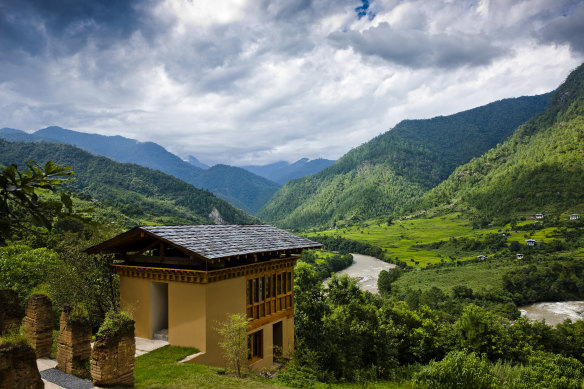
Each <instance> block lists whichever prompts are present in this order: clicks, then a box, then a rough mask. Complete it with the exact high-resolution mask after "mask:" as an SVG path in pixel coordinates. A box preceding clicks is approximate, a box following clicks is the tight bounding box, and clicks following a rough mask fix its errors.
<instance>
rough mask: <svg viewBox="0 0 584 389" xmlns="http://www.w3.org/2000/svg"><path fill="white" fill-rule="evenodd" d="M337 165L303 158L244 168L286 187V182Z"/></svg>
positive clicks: (324, 160) (327, 161)
mask: <svg viewBox="0 0 584 389" xmlns="http://www.w3.org/2000/svg"><path fill="white" fill-rule="evenodd" d="M333 163H335V161H331V160H330V159H323V158H318V159H313V160H310V159H308V158H302V159H299V160H298V161H296V162H294V163H288V162H286V161H279V162H274V163H271V164H268V165H248V166H242V167H243V168H244V169H246V170H248V171H250V172H252V173H254V174H257V175H258V176H262V177H265V178H267V179H268V180H272V181H274V182H277V183H278V184H281V185H284V184H285V183H286V182H288V181H290V180H292V179H294V178H300V177H304V176H309V175H311V174H315V173H318V172H320V171H322V170H323V169H326V168H327V167H329V166H330V165H332V164H333Z"/></svg>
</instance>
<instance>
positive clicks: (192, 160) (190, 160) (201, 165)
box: [187, 155, 210, 170]
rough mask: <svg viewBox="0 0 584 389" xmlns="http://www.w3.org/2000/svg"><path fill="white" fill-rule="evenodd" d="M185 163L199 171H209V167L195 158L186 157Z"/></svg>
mask: <svg viewBox="0 0 584 389" xmlns="http://www.w3.org/2000/svg"><path fill="white" fill-rule="evenodd" d="M187 162H188V163H190V164H191V165H193V166H196V167H198V168H199V169H203V170H207V169H209V167H210V166H209V165H207V164H205V163H203V162H201V161H199V160H198V159H197V158H196V157H195V156H192V155H189V156H188V157H187Z"/></svg>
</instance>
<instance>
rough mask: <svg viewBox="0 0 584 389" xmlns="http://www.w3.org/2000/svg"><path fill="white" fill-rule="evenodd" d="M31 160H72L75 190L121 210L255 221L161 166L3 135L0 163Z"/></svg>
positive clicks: (152, 217)
mask: <svg viewBox="0 0 584 389" xmlns="http://www.w3.org/2000/svg"><path fill="white" fill-rule="evenodd" d="M28 160H33V161H35V162H37V163H39V164H44V163H45V162H46V161H53V162H55V163H57V164H59V165H62V166H71V168H72V169H73V171H74V172H75V180H74V181H73V182H72V183H70V184H68V186H69V187H70V188H71V189H73V190H74V191H75V192H77V193H81V194H85V195H86V196H87V197H88V198H93V199H96V200H98V201H100V202H103V203H105V204H109V205H111V206H113V207H115V208H117V209H119V210H120V211H121V212H122V213H123V214H125V215H127V216H129V217H131V218H134V219H135V218H138V219H142V220H144V219H146V220H148V221H153V222H158V223H169V224H173V223H180V224H185V223H197V224H199V223H212V222H213V218H212V217H211V216H210V215H212V214H213V215H214V216H216V215H220V217H221V218H222V219H223V220H224V222H225V223H255V222H257V219H256V218H254V217H251V216H249V215H247V214H245V213H244V212H243V211H241V210H239V209H237V208H235V207H233V206H231V205H230V204H228V203H227V202H226V201H224V200H222V199H219V198H217V197H215V196H214V195H213V194H211V193H210V192H208V191H206V190H201V189H197V188H195V187H194V186H192V185H190V184H187V183H185V182H184V181H182V180H180V179H178V178H175V177H173V176H171V175H168V174H165V173H162V172H160V171H158V170H153V169H149V168H145V167H142V166H139V165H136V164H130V163H119V162H115V161H113V160H111V159H109V158H105V157H100V156H95V155H92V154H90V153H88V152H86V151H84V150H81V149H80V148H77V147H75V146H71V145H66V144H57V143H48V142H34V143H33V142H8V141H5V140H2V139H0V164H3V165H8V164H12V163H16V164H17V165H19V166H21V167H24V162H25V161H28Z"/></svg>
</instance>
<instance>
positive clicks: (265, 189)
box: [0, 126, 280, 213]
mask: <svg viewBox="0 0 584 389" xmlns="http://www.w3.org/2000/svg"><path fill="white" fill-rule="evenodd" d="M0 137H1V138H4V139H7V140H22V141H48V142H51V141H53V142H57V143H64V144H71V145H74V146H77V147H80V148H82V149H84V150H87V151H89V152H91V153H93V154H97V155H102V156H105V157H108V158H111V159H113V160H115V161H118V162H130V163H136V164H138V165H140V166H145V167H148V168H151V169H156V170H160V171H161V172H164V173H166V174H170V175H172V176H174V177H177V178H180V179H181V180H183V181H185V182H187V183H189V184H192V185H194V186H196V187H197V188H202V189H208V190H210V191H211V192H213V193H214V194H216V195H217V196H219V197H221V198H223V199H224V200H227V201H228V202H230V203H231V204H232V205H234V206H236V207H239V208H241V209H243V210H244V211H246V212H249V213H255V212H257V211H258V210H259V209H260V208H261V206H262V205H263V204H264V203H265V202H266V201H267V200H268V199H269V198H270V197H271V196H272V195H273V194H274V193H275V192H276V191H277V190H278V188H279V187H280V186H279V185H278V184H276V183H275V182H272V181H270V180H267V179H265V178H263V177H259V176H256V175H255V174H252V173H249V172H247V171H242V170H241V169H240V168H236V167H233V166H227V165H222V166H221V167H220V168H217V169H208V170H204V169H201V168H200V167H197V166H195V165H193V164H191V163H189V162H186V161H183V160H182V159H180V158H179V157H178V156H176V155H174V154H172V153H170V152H168V151H167V150H166V149H165V148H164V147H162V146H160V145H158V144H156V143H153V142H139V141H137V140H135V139H129V138H124V137H122V136H104V135H98V134H86V133H82V132H78V131H71V130H66V129H64V128H61V127H55V126H53V127H47V128H44V129H42V130H38V131H36V132H35V133H34V134H27V133H25V132H23V131H19V130H14V129H2V130H0ZM233 177H238V179H237V180H233V179H232V178H233Z"/></svg>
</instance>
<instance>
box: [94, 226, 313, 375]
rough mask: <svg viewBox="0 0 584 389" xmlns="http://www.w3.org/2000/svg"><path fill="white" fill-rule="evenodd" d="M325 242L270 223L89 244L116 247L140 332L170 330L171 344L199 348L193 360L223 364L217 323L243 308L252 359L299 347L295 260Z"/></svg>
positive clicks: (144, 232) (142, 230) (263, 360)
mask: <svg viewBox="0 0 584 389" xmlns="http://www.w3.org/2000/svg"><path fill="white" fill-rule="evenodd" d="M320 246H321V245H320V244H319V243H316V242H313V241H311V240H309V239H306V238H302V237H298V236H296V235H294V234H291V233H289V232H287V231H283V230H280V229H278V228H275V227H272V226H269V225H197V226H158V227H136V228H134V229H132V230H130V231H128V232H126V233H124V234H121V235H119V236H117V237H115V238H113V239H110V240H108V241H106V242H103V243H101V244H99V245H97V246H94V247H91V248H89V249H87V252H89V253H94V254H96V253H115V254H116V258H117V259H118V260H119V263H116V264H115V265H114V267H115V270H116V272H117V273H118V274H119V275H120V299H121V305H122V309H124V310H126V311H128V312H130V313H132V315H133V317H134V320H135V322H136V323H135V328H136V332H135V334H136V336H138V337H142V338H148V339H151V338H153V337H154V336H155V335H156V334H159V333H161V332H162V333H164V334H168V335H167V336H168V342H169V343H170V344H172V345H177V346H190V347H196V348H197V349H199V350H200V351H201V352H200V354H199V355H198V356H197V357H196V358H195V359H194V360H193V362H195V363H203V364H208V365H214V366H224V365H225V361H224V359H223V355H222V351H221V349H220V347H219V345H218V344H219V334H218V333H217V331H216V327H217V324H218V323H219V322H221V321H225V319H226V318H227V315H228V314H232V313H245V314H246V315H247V317H248V319H250V322H249V327H248V328H249V330H248V362H249V364H250V367H252V368H253V369H258V368H261V367H265V366H271V365H272V364H273V361H274V355H275V354H278V353H282V355H290V354H291V353H292V351H293V350H294V266H295V264H296V261H297V259H298V258H299V257H300V255H301V253H302V250H304V249H309V248H319V247H320Z"/></svg>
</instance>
